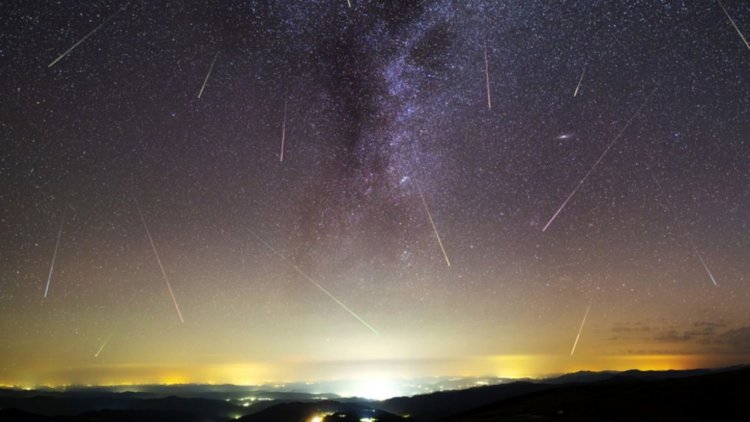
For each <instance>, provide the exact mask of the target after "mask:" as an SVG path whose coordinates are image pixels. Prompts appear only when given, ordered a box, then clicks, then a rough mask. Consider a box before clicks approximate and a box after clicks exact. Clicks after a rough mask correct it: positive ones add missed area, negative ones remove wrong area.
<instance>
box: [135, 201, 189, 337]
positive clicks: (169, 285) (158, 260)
mask: <svg viewBox="0 0 750 422" xmlns="http://www.w3.org/2000/svg"><path fill="white" fill-rule="evenodd" d="M133 199H134V200H135V207H136V208H138V215H139V216H141V222H142V223H143V228H144V229H146V236H148V241H149V242H151V249H153V250H154V256H156V262H158V263H159V268H160V269H161V275H162V276H164V282H165V283H166V284H167V290H169V295H170V296H171V297H172V303H174V308H175V309H176V310H177V316H179V317H180V322H182V323H185V320H184V319H183V318H182V312H180V305H178V304H177V299H176V298H175V297H174V292H173V291H172V285H171V284H170V283H169V278H168V277H167V272H166V271H165V270H164V265H163V264H162V263H161V258H160V257H159V252H157V251H156V245H155V244H154V239H153V238H152V237H151V231H149V229H148V226H147V225H146V219H145V218H143V212H142V211H141V206H140V205H138V200H137V199H135V198H133Z"/></svg>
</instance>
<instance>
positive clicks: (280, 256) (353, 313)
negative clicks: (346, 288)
mask: <svg viewBox="0 0 750 422" xmlns="http://www.w3.org/2000/svg"><path fill="white" fill-rule="evenodd" d="M248 231H249V232H250V234H252V235H253V237H255V238H256V239H258V241H259V242H260V243H262V244H263V245H264V246H265V247H266V248H268V250H270V251H271V252H273V254H274V255H276V256H278V257H279V258H281V260H282V261H284V262H286V263H287V264H289V266H290V267H292V269H294V271H297V273H298V274H299V275H301V276H302V277H304V278H305V279H306V280H307V281H309V282H310V283H312V284H313V285H314V286H315V287H317V288H318V290H320V291H321V292H323V293H325V294H326V296H328V297H329V298H331V300H333V301H334V302H336V304H337V305H339V306H341V308H342V309H344V310H345V311H346V312H349V314H351V316H353V317H354V318H356V319H357V321H359V322H361V323H362V325H364V326H365V327H366V328H367V329H368V330H370V331H372V332H373V333H375V334H376V335H380V333H379V332H378V330H376V329H375V328H374V327H373V326H372V325H370V324H368V323H367V321H365V320H364V319H362V317H360V316H359V315H357V314H356V313H355V312H354V311H352V310H351V309H350V308H349V307H348V306H346V305H345V304H344V302H342V301H340V300H339V299H338V298H337V297H336V296H334V295H333V293H331V292H329V291H328V290H326V288H325V287H323V286H321V285H320V283H318V282H317V281H315V279H313V278H312V277H310V276H309V275H307V273H306V272H304V271H302V269H300V267H298V266H297V265H296V264H295V263H294V262H292V261H291V260H290V259H289V258H287V257H286V256H285V255H284V254H282V253H281V252H279V251H277V250H276V248H274V247H273V246H271V244H270V243H268V242H266V241H265V240H263V238H262V237H260V236H258V235H257V234H255V232H254V231H252V230H249V229H248Z"/></svg>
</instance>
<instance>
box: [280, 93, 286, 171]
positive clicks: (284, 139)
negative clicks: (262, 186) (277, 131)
mask: <svg viewBox="0 0 750 422" xmlns="http://www.w3.org/2000/svg"><path fill="white" fill-rule="evenodd" d="M286 103H287V101H286V100H284V119H283V120H282V122H281V152H280V153H279V162H280V163H283V162H284V141H286Z"/></svg>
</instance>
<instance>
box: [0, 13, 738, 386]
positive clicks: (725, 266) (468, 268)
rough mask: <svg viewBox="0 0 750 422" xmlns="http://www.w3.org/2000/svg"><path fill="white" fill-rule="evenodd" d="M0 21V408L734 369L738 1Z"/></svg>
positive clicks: (40, 16)
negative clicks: (1, 404) (149, 396)
mask: <svg viewBox="0 0 750 422" xmlns="http://www.w3.org/2000/svg"><path fill="white" fill-rule="evenodd" d="M722 5H723V6H724V7H725V8H726V13H725V12H724V11H723V10H722V7H721V6H722ZM0 13H2V16H4V19H3V21H2V23H0V87H2V92H3V94H4V95H3V101H2V102H0V136H1V137H2V138H1V139H2V147H1V148H2V149H1V150H0V233H2V235H0V337H2V338H4V339H6V340H9V341H4V342H2V343H1V344H0V383H3V384H30V383H32V384H33V383H46V384H66V383H93V384H100V383H143V382H209V381H210V382H231V383H257V382H265V381H269V382H270V381H273V382H275V381H279V380H293V381H301V380H308V379H315V380H320V379H331V378H336V377H357V376H366V374H369V373H372V372H373V371H375V372H377V373H380V374H386V375H388V376H393V377H397V376H424V375H427V376H438V375H440V376H443V375H467V374H468V375H493V376H508V375H510V376H526V375H534V376H536V375H542V374H548V373H553V372H563V371H569V370H576V369H627V368H631V367H639V368H644V369H649V368H657V367H658V368H683V367H694V366H718V365H724V364H734V363H742V362H744V363H746V362H747V356H748V354H750V335H748V331H749V328H748V327H750V307H748V306H747V303H748V299H750V286H749V285H748V276H747V274H748V272H749V271H750V260H748V253H749V252H750V243H749V241H748V239H750V224H749V221H750V160H749V158H750V143H749V141H748V133H750V73H749V72H748V69H750V48H748V47H747V45H746V43H745V42H743V39H742V36H743V35H741V34H744V36H745V37H746V36H747V35H750V9H749V8H748V7H747V5H746V4H745V3H743V2H742V1H738V0H725V1H724V2H722V3H721V4H720V3H718V2H711V1H707V2H701V3H700V4H698V3H696V2H688V1H667V0H663V1H628V2H619V3H617V4H610V3H592V2H588V1H564V2H553V3H551V2H545V1H523V2H496V1H465V2H452V1H441V0H436V1H419V2H396V1H388V2H377V1H357V0H352V7H351V8H349V7H348V5H347V2H346V1H335V0H325V1H324V0H308V1H284V2H274V1H212V2H193V1H184V2H140V1H133V2H130V3H126V2H120V1H109V0H105V1H96V2H93V3H92V4H90V5H83V4H79V3H77V2H45V3H44V4H37V3H35V2H12V3H7V4H3V5H0ZM729 17H731V20H732V21H733V22H734V24H733V23H732V21H730V18H729ZM99 25H101V26H100V27H98V26H99ZM734 25H736V27H735V26H734ZM91 31H94V32H91ZM87 34H89V35H88V37H87V38H85V39H84V40H83V41H82V42H80V44H78V45H77V46H75V48H73V49H72V50H70V51H69V52H68V53H67V54H64V53H65V52H66V51H67V50H68V49H70V48H71V47H72V46H74V45H75V44H76V43H77V42H78V41H80V40H81V39H83V38H84V37H86V36H87ZM485 46H486V47H485ZM485 48H486V50H485ZM485 52H486V61H485ZM61 55H62V56H61ZM58 58H59V60H57V61H55V60H56V59H58ZM488 91H489V92H488ZM574 94H575V95H574ZM488 95H489V96H490V97H491V108H490V107H489V105H490V104H488ZM282 133H283V134H282ZM282 136H283V139H284V143H283V146H282V145H281V142H282ZM282 151H283V160H281V158H282V157H281V156H280V154H281V153H282ZM574 190H575V192H574ZM571 192H574V194H573V195H572V196H571ZM566 198H568V201H567V202H566V203H565V204H564V207H562V208H561V204H563V203H564V201H566ZM139 208H140V211H139ZM558 210H559V213H557V214H556V211H558ZM139 212H141V213H142V217H141V215H139ZM553 216H554V217H553ZM141 218H142V219H141ZM431 220H432V221H431ZM543 229H544V230H543ZM147 230H148V233H147ZM58 234H59V243H58V242H56V241H57V240H58ZM149 238H151V240H152V241H153V243H151V242H150V240H149ZM53 256H54V265H53ZM160 265H162V266H163V273H162V269H161V268H160ZM48 282H49V286H48V291H47V294H46V297H45V289H46V287H47V283H48ZM170 290H171V292H172V294H173V297H174V301H173V298H172V296H170ZM173 302H174V303H173ZM589 304H591V305H590V309H589V308H587V306H588V305H589ZM177 309H179V310H180V311H181V315H178V313H177V312H176V311H177ZM587 309H588V310H587ZM584 314H586V315H587V317H586V320H585V321H583V322H582V318H584ZM183 317H184V323H183V322H181V319H183ZM584 323H585V324H584ZM579 327H580V338H579V339H576V333H578V332H579ZM574 341H575V342H576V346H573V343H574ZM103 344H105V345H106V347H102V345H103ZM572 346H573V348H574V349H575V354H573V353H572V352H571V347H572ZM100 347H101V348H100ZM97 350H98V352H97ZM368 371H369V372H368ZM362 374H365V375H362Z"/></svg>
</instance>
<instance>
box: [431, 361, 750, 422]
mask: <svg viewBox="0 0 750 422" xmlns="http://www.w3.org/2000/svg"><path fill="white" fill-rule="evenodd" d="M748 399H750V369H748V368H743V369H737V370H733V371H727V372H718V373H711V374H707V375H697V376H691V377H687V378H679V377H678V378H671V379H657V380H649V379H645V380H644V379H633V378H632V377H629V376H627V375H616V376H615V377H614V378H611V379H608V380H605V381H602V382H598V383H588V384H578V385H563V386H559V387H557V388H554V389H548V390H546V391H540V392H536V393H532V394H527V395H524V396H520V397H514V398H509V399H505V400H500V401H498V402H496V403H493V404H490V405H486V406H483V407H480V408H478V409H475V410H472V411H469V412H466V413H464V414H461V415H458V416H455V417H452V418H448V419H445V420H447V421H454V422H485V421H497V422H503V421H528V420H534V421H602V420H606V421H634V420H638V421H644V420H653V421H656V420H659V421H665V420H683V421H698V420H701V421H703V420H747V419H748V413H749V412H748V407H747V403H748Z"/></svg>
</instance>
